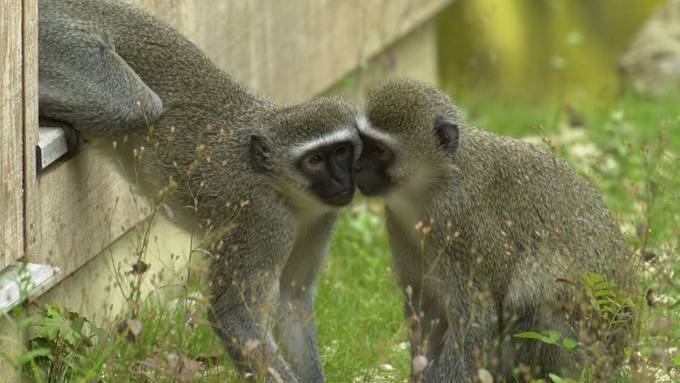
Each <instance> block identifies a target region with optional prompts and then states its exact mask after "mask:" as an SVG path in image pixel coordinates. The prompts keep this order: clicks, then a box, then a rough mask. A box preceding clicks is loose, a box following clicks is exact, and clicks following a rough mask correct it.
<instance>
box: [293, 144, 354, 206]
mask: <svg viewBox="0 0 680 383" xmlns="http://www.w3.org/2000/svg"><path fill="white" fill-rule="evenodd" d="M353 163H354V145H352V143H351V142H349V141H345V142H338V143H334V144H331V145H326V146H321V147H319V148H317V149H315V150H313V151H310V152H307V153H305V154H304V155H303V156H302V157H301V158H300V161H299V162H298V164H297V167H298V169H299V170H300V171H301V172H302V173H303V174H305V175H306V176H307V177H308V178H309V179H310V180H311V186H310V188H311V189H312V190H313V191H314V193H316V195H317V196H318V197H319V198H320V199H321V200H322V201H324V202H325V203H327V204H329V205H331V206H337V207H340V206H345V205H347V204H348V203H350V201H352V197H353V196H354V179H353V178H352V164H353Z"/></svg>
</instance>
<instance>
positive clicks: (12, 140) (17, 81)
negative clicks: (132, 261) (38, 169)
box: [0, 0, 24, 270]
mask: <svg viewBox="0 0 680 383" xmlns="http://www.w3.org/2000/svg"><path fill="white" fill-rule="evenodd" d="M21 26H22V4H21V0H3V1H2V2H0V270H1V269H3V268H4V267H5V266H7V265H8V264H9V263H10V262H12V261H13V260H14V259H16V258H17V257H19V256H20V255H21V254H22V253H23V247H24V241H23V240H24V230H23V222H24V220H23V209H24V207H23V203H24V201H23V106H22V103H23V94H22V51H21V48H22V33H21Z"/></svg>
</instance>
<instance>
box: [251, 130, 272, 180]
mask: <svg viewBox="0 0 680 383" xmlns="http://www.w3.org/2000/svg"><path fill="white" fill-rule="evenodd" d="M270 153H271V150H270V149H269V146H267V144H266V143H265V142H264V138H263V137H260V136H255V135H253V136H250V166H251V167H252V168H253V170H255V171H256V172H258V173H266V172H267V171H269V155H270Z"/></svg>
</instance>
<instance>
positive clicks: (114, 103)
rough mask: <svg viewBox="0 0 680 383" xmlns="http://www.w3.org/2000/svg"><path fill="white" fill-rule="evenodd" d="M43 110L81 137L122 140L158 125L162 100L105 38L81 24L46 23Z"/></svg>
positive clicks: (42, 35)
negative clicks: (124, 135)
mask: <svg viewBox="0 0 680 383" xmlns="http://www.w3.org/2000/svg"><path fill="white" fill-rule="evenodd" d="M39 49H40V51H39V56H38V61H39V77H38V93H39V109H40V116H41V117H42V118H49V119H53V120H57V121H63V122H65V123H67V124H69V125H70V126H72V127H73V128H75V129H77V130H79V131H80V132H81V133H92V134H95V135H116V134H122V133H126V132H128V131H130V130H132V129H136V128H140V127H144V126H145V125H147V124H149V123H151V122H154V121H155V120H157V119H158V118H159V116H160V113H161V111H162V103H161V99H160V98H159V97H158V95H156V94H155V93H154V92H153V91H152V90H151V89H150V88H149V87H148V86H147V85H146V84H145V83H144V82H143V81H142V80H141V79H140V78H139V76H138V75H137V74H136V73H135V72H134V71H133V70H132V68H130V66H129V65H128V64H127V63H126V62H125V60H123V58H121V57H120V56H119V55H118V54H117V53H116V52H115V50H114V47H113V43H111V42H109V41H107V39H106V38H105V36H103V35H102V34H99V33H95V32H91V31H90V30H89V28H88V26H86V25H85V26H83V25H79V24H78V22H77V21H71V22H52V23H41V24H40V37H39Z"/></svg>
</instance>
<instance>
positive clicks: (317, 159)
mask: <svg viewBox="0 0 680 383" xmlns="http://www.w3.org/2000/svg"><path fill="white" fill-rule="evenodd" d="M306 161H307V163H308V164H309V165H312V166H317V165H319V164H320V163H322V162H323V157H321V156H320V155H319V154H313V155H311V156H309V157H307V160H306Z"/></svg>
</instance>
